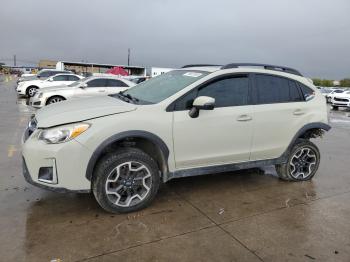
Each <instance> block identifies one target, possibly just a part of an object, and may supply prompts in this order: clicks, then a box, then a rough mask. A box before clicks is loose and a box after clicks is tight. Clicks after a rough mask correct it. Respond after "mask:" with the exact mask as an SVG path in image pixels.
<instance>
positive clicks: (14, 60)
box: [13, 55, 16, 66]
mask: <svg viewBox="0 0 350 262" xmlns="http://www.w3.org/2000/svg"><path fill="white" fill-rule="evenodd" d="M13 66H16V55H13Z"/></svg>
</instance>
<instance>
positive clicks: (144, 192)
mask: <svg viewBox="0 0 350 262" xmlns="http://www.w3.org/2000/svg"><path fill="white" fill-rule="evenodd" d="M135 178H136V179H135ZM134 183H135V184H134ZM159 184H160V171H159V168H158V165H157V163H156V162H155V161H154V160H153V159H152V158H151V157H150V156H149V155H148V154H146V153H145V152H143V151H141V150H140V149H137V148H123V149H119V150H117V151H115V152H113V153H109V154H107V155H105V156H104V157H102V159H101V160H100V161H99V162H98V164H97V166H96V168H95V171H94V174H93V179H92V191H93V193H94V196H95V198H96V200H97V202H98V203H99V204H100V206H101V207H102V208H103V209H104V210H106V211H107V212H110V213H128V212H133V211H137V210H140V209H143V208H145V207H146V206H148V205H149V204H150V203H151V202H152V200H153V199H154V198H155V196H156V194H157V192H158V189H159Z"/></svg>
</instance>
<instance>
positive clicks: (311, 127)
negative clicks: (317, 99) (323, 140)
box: [280, 122, 332, 162]
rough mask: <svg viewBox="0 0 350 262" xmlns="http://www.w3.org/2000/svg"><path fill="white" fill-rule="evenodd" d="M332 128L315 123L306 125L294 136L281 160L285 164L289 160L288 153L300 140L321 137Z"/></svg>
mask: <svg viewBox="0 0 350 262" xmlns="http://www.w3.org/2000/svg"><path fill="white" fill-rule="evenodd" d="M331 128H332V127H331V126H330V125H328V124H325V123H322V122H313V123H309V124H306V125H305V126H303V127H302V128H300V129H299V131H298V132H297V133H296V134H295V135H294V137H293V139H292V141H291V142H290V143H289V145H288V147H287V149H286V151H285V152H284V153H283V154H282V155H281V157H280V159H281V161H282V162H285V161H286V160H287V158H288V152H289V151H290V150H291V148H292V147H293V145H294V144H295V142H296V141H297V140H298V139H307V140H309V139H311V138H316V137H321V136H322V135H323V134H324V132H325V131H329V130H330V129H331Z"/></svg>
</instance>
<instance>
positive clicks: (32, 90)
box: [26, 86, 38, 97]
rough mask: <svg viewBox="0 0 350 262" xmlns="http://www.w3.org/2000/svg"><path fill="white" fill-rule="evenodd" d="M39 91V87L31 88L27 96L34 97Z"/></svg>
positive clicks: (27, 91) (28, 89)
mask: <svg viewBox="0 0 350 262" xmlns="http://www.w3.org/2000/svg"><path fill="white" fill-rule="evenodd" d="M37 90H38V87H37V86H29V87H28V88H27V90H26V94H27V96H28V97H33V96H34V95H35V92H36V91H37Z"/></svg>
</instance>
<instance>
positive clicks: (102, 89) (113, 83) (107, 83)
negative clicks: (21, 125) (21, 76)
mask: <svg viewBox="0 0 350 262" xmlns="http://www.w3.org/2000/svg"><path fill="white" fill-rule="evenodd" d="M135 85H136V84H135V83H133V82H131V81H128V80H126V79H121V78H118V77H116V76H91V77H87V78H84V79H81V80H79V81H76V82H74V83H72V84H70V85H68V86H67V87H48V88H42V89H40V91H38V92H37V93H36V94H35V96H34V97H32V98H31V99H30V101H29V105H30V106H32V107H35V108H41V107H43V106H46V105H50V104H54V103H58V102H61V101H64V100H69V99H72V98H83V97H91V96H99V95H100V96H101V95H109V94H116V93H119V92H121V91H124V90H126V89H129V88H130V87H132V86H135Z"/></svg>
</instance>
